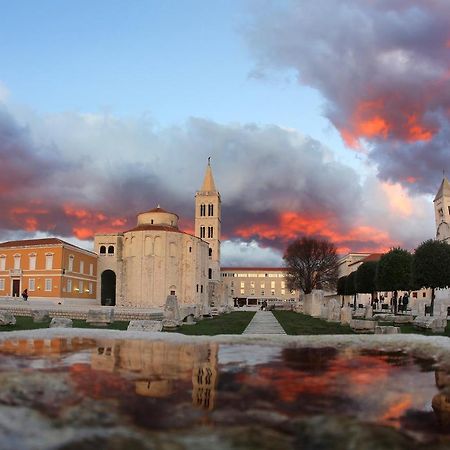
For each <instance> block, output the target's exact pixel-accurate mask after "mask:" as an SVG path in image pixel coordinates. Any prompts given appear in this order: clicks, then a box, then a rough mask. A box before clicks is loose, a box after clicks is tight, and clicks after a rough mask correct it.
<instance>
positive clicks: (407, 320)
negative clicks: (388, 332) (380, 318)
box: [394, 315, 414, 325]
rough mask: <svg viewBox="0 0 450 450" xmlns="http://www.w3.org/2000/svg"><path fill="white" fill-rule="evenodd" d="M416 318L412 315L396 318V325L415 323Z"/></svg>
mask: <svg viewBox="0 0 450 450" xmlns="http://www.w3.org/2000/svg"><path fill="white" fill-rule="evenodd" d="M413 321H414V317H413V316H410V315H404V316H394V324H395V325H400V324H402V323H413Z"/></svg>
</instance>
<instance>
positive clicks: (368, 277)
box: [355, 261, 377, 305]
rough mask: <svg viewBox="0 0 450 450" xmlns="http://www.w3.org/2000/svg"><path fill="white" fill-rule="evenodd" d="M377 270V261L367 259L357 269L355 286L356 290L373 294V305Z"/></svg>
mask: <svg viewBox="0 0 450 450" xmlns="http://www.w3.org/2000/svg"><path fill="white" fill-rule="evenodd" d="M376 271H377V262H376V261H367V262H365V263H362V264H361V265H360V266H359V267H358V270H357V271H356V277H355V288H356V292H358V293H361V294H371V303H372V305H373V298H374V293H375V291H376V290H377V289H376V287H375V274H376Z"/></svg>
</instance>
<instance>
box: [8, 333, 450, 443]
mask: <svg viewBox="0 0 450 450" xmlns="http://www.w3.org/2000/svg"><path fill="white" fill-rule="evenodd" d="M0 438H1V441H2V448H3V449H9V448H11V449H13V448H21V449H27V448H30V449H31V448H32V449H40V448H42V449H46V448H49V449H50V448H52V449H53V448H55V449H71V448H77V449H91V448H112V449H119V448H136V449H140V448H143V449H147V448H149V449H153V448H164V446H166V447H167V448H180V449H183V448H192V447H195V448H196V449H201V448H209V449H210V448H212V447H214V448H215V450H216V449H221V448H262V449H266V448H271V449H274V448H305V449H315V448H328V449H334V448H336V449H345V448H350V447H353V448H358V449H364V448H371V449H375V448H387V447H392V448H399V449H403V448H405V449H412V448H427V449H432V448H436V449H437V448H445V447H446V446H450V374H449V373H446V372H444V371H441V370H439V369H436V367H435V364H434V362H433V361H429V360H419V359H417V358H414V357H413V356H411V355H409V354H407V353H403V352H395V353H383V352H376V351H356V350H353V349H348V348H347V349H346V348H343V349H339V350H338V349H335V348H331V347H324V348H289V347H288V348H282V347H270V346H259V345H240V344H238V345H233V344H217V343H199V344H192V343H182V344H180V343H173V342H164V341H139V340H107V339H105V340H93V339H82V338H78V339H49V340H45V339H40V340H32V339H29V340H25V339H23V340H8V341H3V342H1V343H0ZM442 446H443V447H442Z"/></svg>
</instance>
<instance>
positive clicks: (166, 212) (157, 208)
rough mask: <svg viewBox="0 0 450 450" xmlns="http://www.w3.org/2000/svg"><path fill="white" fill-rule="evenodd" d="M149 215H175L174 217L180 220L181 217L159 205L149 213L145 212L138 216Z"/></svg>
mask: <svg viewBox="0 0 450 450" xmlns="http://www.w3.org/2000/svg"><path fill="white" fill-rule="evenodd" d="M147 213H164V214H173V215H174V216H177V217H178V218H180V217H179V216H178V214H175V213H173V212H170V211H167V210H165V209H163V208H161V207H160V206H159V205H158V206H157V207H156V208H153V209H150V210H149V211H143V212H140V213H139V214H138V216H139V215H141V214H147Z"/></svg>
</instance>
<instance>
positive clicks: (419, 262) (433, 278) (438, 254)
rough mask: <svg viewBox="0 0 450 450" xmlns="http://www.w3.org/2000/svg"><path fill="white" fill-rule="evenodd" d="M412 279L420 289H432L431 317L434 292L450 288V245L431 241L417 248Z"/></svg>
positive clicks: (413, 261)
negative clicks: (437, 289) (438, 289)
mask: <svg viewBox="0 0 450 450" xmlns="http://www.w3.org/2000/svg"><path fill="white" fill-rule="evenodd" d="M412 279H413V282H414V284H416V285H417V286H419V287H425V288H431V315H433V312H434V298H435V294H434V290H435V289H436V288H445V287H448V286H450V245H449V244H447V242H441V241H436V240H433V239H429V240H428V241H425V242H423V243H422V244H420V245H419V247H417V248H416V251H415V252H414V255H413V260H412Z"/></svg>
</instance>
